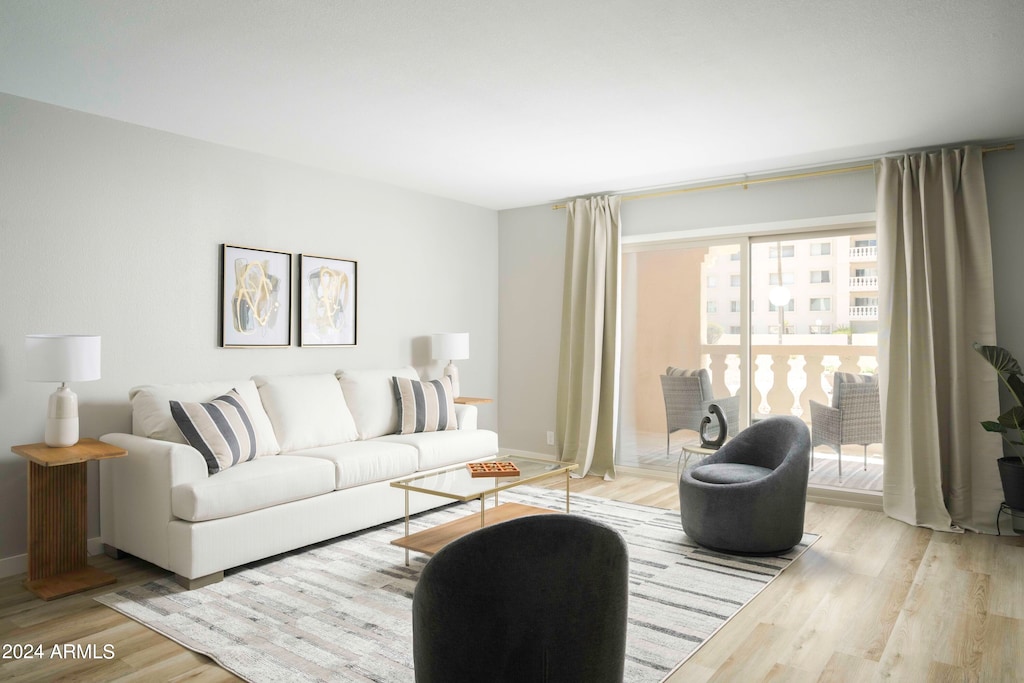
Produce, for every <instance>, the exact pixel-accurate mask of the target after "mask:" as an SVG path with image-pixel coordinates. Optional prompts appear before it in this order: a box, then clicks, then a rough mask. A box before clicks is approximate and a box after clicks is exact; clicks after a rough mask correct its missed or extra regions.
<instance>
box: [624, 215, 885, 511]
mask: <svg viewBox="0 0 1024 683" xmlns="http://www.w3.org/2000/svg"><path fill="white" fill-rule="evenodd" d="M622 262H623V266H622V346H621V349H622V354H621V371H620V401H619V441H618V448H617V453H616V458H617V463H618V464H620V465H624V466H629V467H640V468H645V469H653V470H661V471H668V472H675V471H676V469H677V466H678V464H679V463H680V455H681V454H683V452H684V450H685V449H684V446H687V445H693V444H696V443H697V442H699V436H698V432H697V429H698V428H699V420H697V421H695V422H693V423H692V424H690V423H687V424H680V418H679V417H678V410H676V411H675V412H676V417H675V418H673V416H672V415H673V411H674V410H675V409H677V408H678V407H679V406H678V405H676V404H675V403H673V401H676V402H677V403H678V401H679V400H681V399H680V397H679V396H678V395H676V396H670V395H669V393H670V392H668V393H667V391H666V386H667V385H668V384H670V382H666V381H665V380H664V379H663V376H665V375H666V374H667V373H668V372H669V371H670V368H678V369H679V370H681V371H699V370H701V369H703V370H706V372H707V380H708V384H709V386H708V387H704V388H703V392H702V393H704V394H706V393H709V392H710V393H711V394H712V395H713V397H714V398H715V399H716V400H717V399H722V398H725V397H731V396H732V397H736V399H735V400H736V401H737V402H738V405H739V412H738V416H737V420H736V424H735V425H734V426H733V427H734V431H738V429H742V428H743V427H745V426H746V425H748V424H750V422H751V421H756V420H760V419H764V418H766V417H768V416H771V415H795V416H797V417H800V418H801V419H803V420H804V421H805V422H807V424H808V426H809V427H810V426H812V409H811V404H812V402H813V403H817V404H818V405H819V406H825V407H826V408H827V409H832V410H838V397H837V396H836V395H835V393H836V390H835V384H836V373H847V374H846V375H844V376H851V375H856V376H857V377H856V378H855V379H856V380H857V381H865V380H867V381H871V380H872V378H873V375H874V374H875V373H876V372H877V368H878V354H877V339H878V273H877V247H876V245H875V236H874V233H873V227H862V228H859V229H857V228H855V229H846V230H844V231H827V232H825V231H823V232H814V233H802V234H781V235H763V236H757V237H750V238H745V237H744V238H737V239H734V240H732V241H713V242H712V241H707V242H703V243H701V242H689V241H688V242H678V243H669V244H664V243H651V244H643V243H632V244H628V245H626V246H625V247H624V253H623V259H622ZM748 378H749V379H748ZM748 383H749V386H748ZM678 393H679V392H677V394H678ZM691 398H692V397H691ZM867 410H868V411H869V412H871V414H872V415H874V412H877V408H875V407H873V406H869V407H868V408H867ZM697 412H698V413H699V412H700V411H699V409H698V411H697ZM847 412H849V411H847ZM832 415H833V417H835V415H836V413H835V412H833V413H832ZM683 422H686V420H685V419H684V420H683ZM818 433H819V434H822V433H824V432H823V429H822V426H821V425H819V427H818ZM836 438H837V439H840V437H838V436H837V437H836ZM846 439H848V435H844V436H843V437H842V439H840V440H839V441H837V442H836V443H835V444H834V445H833V446H826V445H819V446H818V447H816V448H815V458H814V461H815V466H814V470H813V471H812V472H811V477H810V480H811V484H812V485H813V486H824V487H843V488H852V489H858V490H865V491H880V490H881V481H882V465H883V462H884V460H883V452H882V446H881V444H880V443H877V442H875V443H870V444H868V445H867V446H866V447H865V445H863V444H858V443H848V442H847V440H846ZM861 440H863V439H861ZM877 441H881V438H880V436H879V437H878V439H877ZM837 451H838V452H837Z"/></svg>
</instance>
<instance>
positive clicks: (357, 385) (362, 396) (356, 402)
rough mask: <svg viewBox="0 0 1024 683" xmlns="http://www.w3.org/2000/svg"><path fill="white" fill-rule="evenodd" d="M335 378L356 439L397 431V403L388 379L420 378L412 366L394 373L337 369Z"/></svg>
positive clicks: (397, 369)
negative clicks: (345, 404) (356, 433)
mask: <svg viewBox="0 0 1024 683" xmlns="http://www.w3.org/2000/svg"><path fill="white" fill-rule="evenodd" d="M337 376H338V382H340V383H341V389H342V391H343V392H344V393H345V402H346V403H347V404H348V409H349V410H350V411H351V412H352V418H353V419H354V420H355V423H356V430H357V431H358V432H359V438H360V439H372V438H374V437H377V436H383V435H384V434H394V433H395V432H396V431H398V403H397V402H396V401H395V391H394V388H393V387H392V384H391V378H392V377H405V378H408V379H415V380H418V379H419V378H420V377H419V375H418V374H417V373H416V370H415V369H414V368H412V367H404V368H395V369H394V370H339V371H338V373H337Z"/></svg>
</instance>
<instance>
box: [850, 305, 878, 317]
mask: <svg viewBox="0 0 1024 683" xmlns="http://www.w3.org/2000/svg"><path fill="white" fill-rule="evenodd" d="M849 317H850V320H878V306H850V316H849Z"/></svg>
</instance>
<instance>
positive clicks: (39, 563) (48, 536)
mask: <svg viewBox="0 0 1024 683" xmlns="http://www.w3.org/2000/svg"><path fill="white" fill-rule="evenodd" d="M11 450H12V451H13V452H14V453H17V454H18V455H20V456H21V457H23V458H25V459H27V460H28V461H29V462H28V578H27V579H26V580H25V587H26V588H28V589H29V590H30V591H32V592H33V593H35V594H36V595H38V596H39V597H40V598H42V599H43V600H53V599H55V598H62V597H64V596H65V595H71V594H72V593H79V592H81V591H86V590H89V589H90V588H96V587H98V586H106V585H109V584H112V583H114V582H115V581H117V577H115V576H113V575H112V574H108V573H107V572H105V571H102V570H99V569H96V568H94V567H90V566H89V563H88V552H87V550H86V541H87V536H88V533H89V529H88V490H87V488H86V476H85V475H86V463H88V462H89V461H90V460H102V459H104V458H117V457H120V456H122V455H126V454H127V451H125V450H124V449H123V448H118V447H117V446H111V445H110V444H108V443H103V442H102V441H97V440H96V439H82V440H81V441H79V442H78V443H76V444H75V445H74V446H68V447H67V448H51V447H50V446H47V445H46V444H44V443H34V444H28V445H24V446H14V447H12V448H11Z"/></svg>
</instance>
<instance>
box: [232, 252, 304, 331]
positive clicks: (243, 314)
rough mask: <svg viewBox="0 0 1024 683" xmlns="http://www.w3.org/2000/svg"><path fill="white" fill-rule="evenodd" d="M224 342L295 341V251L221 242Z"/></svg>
mask: <svg viewBox="0 0 1024 683" xmlns="http://www.w3.org/2000/svg"><path fill="white" fill-rule="evenodd" d="M220 267H221V278H220V345H221V346H223V347H226V348H238V347H281V346H289V345H291V343H292V325H291V320H292V311H291V306H292V290H291V286H292V284H291V283H292V255H291V254H290V253H287V252H283V251H269V250H266V249H251V248H248V247H236V246H234V245H231V244H223V245H221V259H220Z"/></svg>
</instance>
